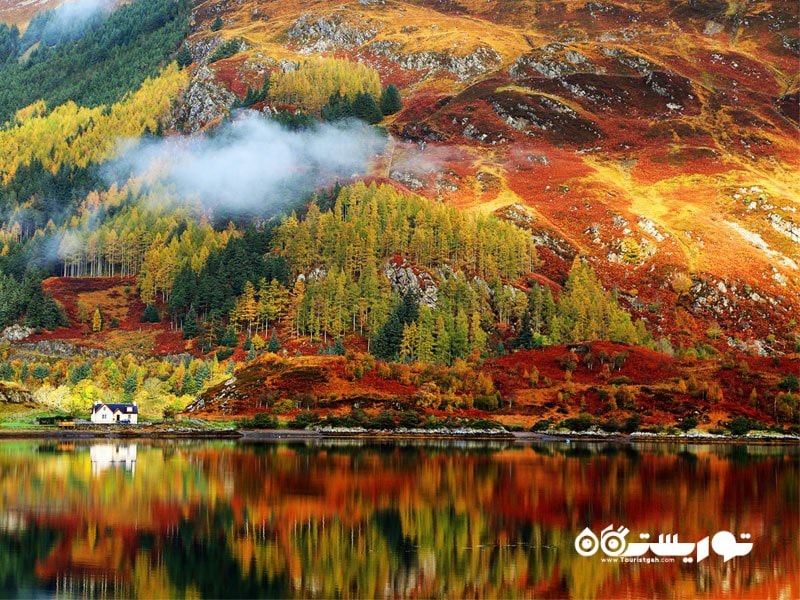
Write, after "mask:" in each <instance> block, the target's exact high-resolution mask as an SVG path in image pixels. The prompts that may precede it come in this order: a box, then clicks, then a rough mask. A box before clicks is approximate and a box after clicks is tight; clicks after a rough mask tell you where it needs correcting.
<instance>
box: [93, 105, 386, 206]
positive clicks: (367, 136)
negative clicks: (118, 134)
mask: <svg viewBox="0 0 800 600" xmlns="http://www.w3.org/2000/svg"><path fill="white" fill-rule="evenodd" d="M384 145H385V140H384V139H383V138H381V137H380V136H379V135H378V134H377V133H376V132H375V130H374V129H373V128H371V127H369V126H367V125H366V124H363V123H361V122H355V121H348V122H342V123H337V124H320V125H318V126H315V127H313V128H310V129H306V130H300V131H293V130H287V129H285V128H283V127H282V126H280V125H279V124H278V123H276V122H275V121H270V120H268V119H264V118H263V117H262V116H260V115H255V114H252V113H251V114H247V115H244V116H241V117H240V118H238V119H236V120H235V121H233V122H230V123H226V124H223V125H221V126H220V127H218V128H217V129H215V130H214V131H213V132H211V133H208V134H201V135H195V136H191V137H186V136H172V137H169V138H165V139H161V140H155V141H153V140H146V141H141V140H140V141H136V142H128V144H127V147H126V148H122V154H121V157H120V158H119V159H117V160H115V161H112V162H111V163H110V165H109V166H108V167H107V170H106V173H107V175H108V176H109V177H108V178H109V179H116V180H119V179H120V178H125V177H127V176H134V177H141V178H143V179H144V180H145V181H158V182H159V183H163V184H165V185H166V186H167V187H168V188H170V191H172V192H174V193H175V194H176V195H177V196H178V197H179V198H185V199H199V200H200V201H201V202H202V203H203V205H205V206H206V207H209V208H212V209H213V208H222V209H225V210H228V211H248V212H250V211H259V212H260V211H263V210H267V209H270V208H272V207H275V206H278V205H281V204H285V203H286V202H289V201H292V200H295V199H297V198H300V197H302V196H303V195H307V194H309V193H311V192H313V191H314V190H316V189H319V188H320V187H324V186H327V185H331V184H332V183H333V182H334V181H342V180H348V179H351V178H353V177H358V176H361V175H364V174H365V173H366V172H367V169H368V167H369V164H370V162H371V160H372V159H373V158H374V157H375V155H376V154H378V153H380V152H381V151H382V150H383V147H384ZM123 174H124V175H123Z"/></svg>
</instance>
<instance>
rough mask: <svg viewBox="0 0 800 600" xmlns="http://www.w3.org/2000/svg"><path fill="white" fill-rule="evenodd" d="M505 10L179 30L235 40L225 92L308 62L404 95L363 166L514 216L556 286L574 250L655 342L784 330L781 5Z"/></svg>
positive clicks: (280, 15)
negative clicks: (645, 323)
mask: <svg viewBox="0 0 800 600" xmlns="http://www.w3.org/2000/svg"><path fill="white" fill-rule="evenodd" d="M511 4H512V3H508V2H488V3H486V2H474V3H470V2H450V3H444V2H350V3H344V4H343V3H340V2H317V3H315V4H314V5H313V7H308V5H307V4H305V3H295V2H281V3H277V4H275V3H263V4H260V3H244V4H242V5H220V4H218V3H213V2H206V3H203V4H202V5H200V6H199V7H198V8H197V9H196V12H195V14H196V21H195V24H194V28H193V31H194V33H193V34H192V36H191V38H190V39H191V40H192V41H193V43H194V44H195V48H196V50H195V53H196V54H198V53H201V49H203V48H207V47H209V46H208V45H213V44H214V40H215V39H217V38H219V37H220V35H222V36H223V37H231V36H238V37H239V38H241V39H242V40H244V42H245V46H246V49H245V50H244V51H243V52H241V53H239V54H237V55H235V56H234V57H232V58H230V59H228V60H223V61H219V62H216V63H214V65H212V69H213V70H214V71H216V73H217V77H218V80H219V81H221V82H223V83H224V84H225V85H226V86H227V87H229V88H230V89H232V90H233V91H234V92H236V93H241V90H243V89H244V87H242V86H245V87H246V85H248V84H249V83H251V82H253V81H254V80H256V79H257V77H258V75H257V74H259V73H262V72H264V71H265V70H266V71H272V70H274V69H276V68H278V69H280V68H285V67H284V66H283V65H285V64H286V61H291V60H297V61H305V60H308V59H309V57H312V56H314V55H317V54H326V55H336V56H341V57H348V58H351V59H353V60H359V61H362V62H364V63H366V64H369V65H372V66H374V67H375V68H376V69H377V70H378V71H379V72H380V73H381V76H382V79H384V80H385V81H391V82H395V83H397V84H398V85H399V86H400V88H401V91H402V92H403V96H404V98H405V102H404V104H405V107H404V110H403V111H402V112H401V113H400V114H399V115H397V116H396V117H395V118H394V119H393V120H392V122H391V123H390V125H389V128H390V130H391V131H392V132H393V134H394V135H395V136H396V138H397V139H396V143H394V144H393V147H392V154H391V156H390V158H389V160H388V161H385V163H383V164H381V169H382V170H383V173H379V174H382V175H386V176H388V177H390V178H391V179H393V180H395V181H396V182H398V184H400V185H403V186H406V187H409V188H411V189H413V190H414V191H417V192H419V193H422V194H425V195H426V196H428V197H430V198H435V199H439V200H443V201H445V202H448V203H451V204H454V205H457V206H459V207H469V208H472V209H474V210H481V211H493V210H496V209H500V208H503V207H505V206H508V205H510V204H515V203H518V204H521V205H524V206H526V207H527V208H528V210H530V211H531V213H532V214H533V217H534V220H535V224H536V227H537V229H539V230H540V231H541V233H540V235H541V238H542V240H543V241H545V242H546V243H545V244H544V245H546V246H552V247H557V248H558V250H557V251H556V252H554V253H552V254H551V253H548V252H544V253H543V254H544V255H545V258H546V260H548V262H552V263H553V264H552V266H551V269H552V271H551V273H552V275H553V278H554V279H555V280H556V281H557V282H563V279H564V277H565V276H566V271H567V269H568V266H569V261H570V259H571V257H572V256H573V255H575V254H576V253H580V254H585V255H589V256H591V257H592V259H593V264H594V266H595V268H596V269H597V270H598V271H600V272H601V273H602V277H603V280H604V281H605V282H606V283H607V284H609V285H610V284H611V283H612V282H613V283H614V284H615V285H619V286H620V288H621V289H622V290H623V291H625V292H627V293H628V294H629V296H630V307H631V308H632V309H633V310H634V311H635V312H636V313H637V314H640V315H642V316H646V317H647V318H648V320H649V321H650V322H651V325H652V326H653V327H654V328H655V329H657V330H658V331H663V332H667V333H670V334H676V333H677V334H680V332H682V331H687V330H688V331H689V332H690V333H691V334H693V335H702V332H703V331H704V330H705V329H706V328H707V327H708V326H709V324H710V323H712V322H716V323H718V324H719V325H720V326H721V327H722V328H723V329H724V330H725V331H726V333H728V334H730V335H731V336H732V337H735V338H741V339H742V340H745V341H748V340H749V341H752V340H754V339H764V338H766V337H767V336H768V335H770V333H771V334H772V335H775V336H776V337H778V338H783V337H785V336H789V338H791V334H792V330H791V328H792V327H793V325H790V321H792V320H793V315H794V314H796V313H797V310H798V307H797V304H796V301H795V298H796V297H797V292H798V283H799V282H800V279H798V259H799V258H800V255H798V243H800V238H798V237H797V227H798V224H797V217H796V210H797V198H798V192H800V190H799V189H798V185H797V181H798V179H797V166H798V165H797V159H796V154H797V153H796V150H797V134H798V104H797V100H798V94H797V72H796V66H797V52H798V48H797V38H796V30H795V28H794V24H795V23H796V16H797V15H796V14H795V13H796V10H795V9H796V7H794V6H793V5H792V3H791V2H766V3H765V2H762V3H758V4H757V5H747V4H744V3H726V2H689V3H679V2H650V3H648V4H647V8H643V7H642V5H641V3H638V2H608V3H596V2H578V1H573V2H561V3H557V4H554V5H552V6H548V7H545V6H543V5H541V4H540V3H537V2H524V1H523V2H514V3H513V7H512V6H511ZM216 16H221V17H222V20H223V22H224V27H223V29H221V30H220V31H218V32H212V31H210V30H209V29H208V26H209V25H210V22H211V20H212V19H214V18H215V17H216ZM521 23H524V26H520V24H521ZM686 275H688V276H690V277H691V279H692V287H691V289H690V290H689V294H688V295H689V296H690V298H687V297H682V298H680V300H681V302H678V300H679V298H678V294H677V293H676V292H675V291H674V289H672V288H674V287H675V286H674V285H671V284H672V282H673V281H674V279H675V278H682V277H684V276H686ZM559 280H560V281H559ZM647 306H653V307H657V309H656V310H655V311H650V313H649V314H648V311H647V310H646V309H645V307H647Z"/></svg>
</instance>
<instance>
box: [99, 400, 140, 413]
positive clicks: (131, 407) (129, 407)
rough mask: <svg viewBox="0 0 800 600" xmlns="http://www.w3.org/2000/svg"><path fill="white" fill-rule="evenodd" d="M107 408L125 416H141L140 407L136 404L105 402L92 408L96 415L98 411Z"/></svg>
mask: <svg viewBox="0 0 800 600" xmlns="http://www.w3.org/2000/svg"><path fill="white" fill-rule="evenodd" d="M104 406H107V407H108V408H109V409H110V410H111V412H112V413H115V412H117V411H119V412H121V413H122V414H123V415H138V414H139V407H138V406H137V405H136V404H106V403H105V402H98V403H97V404H95V405H94V407H93V408H92V412H93V413H96V412H97V411H98V410H100V409H101V408H103V407H104Z"/></svg>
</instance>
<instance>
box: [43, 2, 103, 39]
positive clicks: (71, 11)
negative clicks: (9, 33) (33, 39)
mask: <svg viewBox="0 0 800 600" xmlns="http://www.w3.org/2000/svg"><path fill="white" fill-rule="evenodd" d="M116 5H117V0H75V1H74V2H65V3H64V4H62V5H61V6H59V7H58V8H55V9H53V10H52V11H50V13H49V14H48V16H47V18H46V20H45V21H44V23H43V25H41V26H40V27H37V26H36V25H35V24H33V23H32V27H34V29H36V28H39V29H40V31H38V32H36V36H37V37H38V39H41V40H42V41H43V42H44V44H45V45H47V46H55V45H56V44H60V43H63V42H69V41H74V40H77V39H78V38H80V37H81V36H82V35H83V34H84V32H85V31H86V30H87V29H88V28H89V27H91V26H93V25H95V24H97V23H99V22H100V21H102V20H103V19H105V18H106V17H107V16H108V15H110V14H111V13H112V12H113V11H114V8H115V7H116ZM33 34H34V32H33V31H31V32H30V34H29V35H33Z"/></svg>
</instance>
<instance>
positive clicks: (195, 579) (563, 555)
mask: <svg viewBox="0 0 800 600" xmlns="http://www.w3.org/2000/svg"><path fill="white" fill-rule="evenodd" d="M577 446H578V445H577V444H570V445H566V444H536V445H533V446H530V447H519V446H513V447H511V446H507V445H499V447H497V448H491V449H487V448H485V447H472V446H455V447H453V448H446V447H439V446H435V445H434V446H430V445H424V444H423V445H419V444H408V445H394V444H379V445H377V446H373V445H370V444H362V445H359V446H357V447H352V446H347V445H346V444H342V443H337V444H322V445H315V444H290V445H285V444H268V445H266V444H265V445H242V446H235V445H232V444H225V445H214V444H204V445H186V446H170V447H169V448H162V447H160V446H157V447H155V448H149V447H147V446H143V447H141V449H140V452H139V457H138V464H139V465H140V466H141V468H140V467H139V466H137V474H136V485H133V484H132V483H131V482H130V480H129V479H125V478H123V477H120V476H118V475H117V474H115V473H113V472H105V473H104V474H103V475H102V477H100V478H94V479H93V478H91V477H89V476H88V473H87V469H86V462H87V461H88V457H87V456H86V454H85V453H84V454H83V455H82V456H80V455H79V454H75V455H73V454H69V453H62V454H49V453H39V455H38V456H36V455H35V454H33V453H31V454H25V453H19V454H17V455H15V456H13V457H11V456H10V455H9V454H2V453H0V473H2V474H4V475H6V476H7V477H8V479H6V478H5V477H4V478H3V479H0V498H4V499H5V500H6V503H7V507H8V508H9V509H14V510H26V511H29V512H31V513H32V514H36V513H37V511H43V512H45V513H48V514H55V515H60V516H59V517H58V519H60V520H56V518H55V517H54V518H53V520H51V521H45V520H40V521H39V525H36V519H29V523H28V527H29V528H30V529H29V530H19V531H14V532H10V533H1V534H0V544H2V545H0V582H4V583H3V587H0V596H13V595H19V594H20V593H22V595H25V594H24V588H25V586H31V585H34V584H35V581H36V577H37V575H38V576H40V577H42V576H43V574H44V571H43V570H41V569H39V570H38V571H34V566H33V565H39V566H41V565H43V564H45V563H46V564H48V565H52V564H56V563H57V564H59V565H67V566H68V567H69V568H70V569H72V570H71V571H70V573H71V574H72V575H76V576H78V577H79V576H81V575H85V576H87V577H94V576H95V575H93V574H92V573H88V572H84V573H81V572H80V569H81V568H82V567H81V564H84V565H85V564H86V563H85V562H83V563H82V562H81V561H80V560H78V559H79V558H81V557H86V556H89V557H91V556H92V553H93V552H94V554H99V552H100V551H101V548H107V547H109V545H110V544H112V542H113V541H114V540H124V541H123V542H120V544H119V546H120V548H119V550H120V554H119V557H120V558H119V559H118V560H117V561H116V562H114V563H111V564H109V563H108V561H105V563H104V564H105V565H107V566H108V568H109V569H112V570H115V573H114V574H119V575H120V576H121V577H123V578H127V580H128V585H130V586H132V587H131V588H130V589H131V590H135V593H136V594H137V595H144V596H153V595H156V596H167V597H172V596H184V595H192V594H199V595H202V596H213V597H231V596H235V597H254V596H265V595H271V596H279V597H287V596H305V597H308V596H320V597H336V596H350V597H378V596H381V597H382V596H385V595H387V594H388V595H389V596H393V597H397V596H408V595H417V596H422V597H441V596H443V595H448V596H451V597H471V596H495V597H512V596H544V595H551V596H569V595H572V596H577V597H591V596H598V595H601V596H621V595H634V596H637V595H639V596H641V595H652V594H654V593H656V592H657V591H659V590H661V591H664V592H665V593H671V592H670V590H672V589H673V587H674V586H683V587H682V588H680V590H679V591H680V593H677V595H681V594H682V595H692V594H693V593H698V592H707V593H710V594H712V595H713V594H715V593H717V592H719V591H720V590H722V589H724V587H725V586H729V588H730V589H731V590H734V591H742V590H750V591H751V592H752V590H759V589H761V588H759V587H758V585H760V584H759V581H765V580H769V579H770V578H771V579H777V581H778V582H783V583H784V584H785V582H786V580H787V578H788V579H791V578H792V577H793V576H794V577H796V575H797V573H798V572H800V567H799V566H798V562H799V561H800V557H799V556H798V552H797V547H796V544H795V543H794V542H795V541H794V540H793V535H794V534H795V533H796V531H797V528H798V525H799V524H800V518H799V517H798V513H800V509H798V489H799V488H798V486H799V485H800V481H798V470H799V469H800V467H799V466H798V464H797V453H796V452H794V451H791V452H787V451H780V450H776V449H771V450H761V449H749V448H748V449H746V450H747V452H746V453H744V452H741V451H737V452H732V451H731V449H730V448H703V447H694V446H687V445H681V446H679V447H675V448H666V447H664V446H659V447H657V448H649V447H646V446H636V447H633V446H625V445H623V446H620V445H608V444H587V445H582V446H583V447H582V448H578V451H577V452H576V451H575V448H576V447H577ZM87 498H91V499H92V503H91V507H90V505H89V504H87V502H86V499H87ZM67 516H68V517H69V518H67ZM133 517H135V518H136V519H137V524H136V528H135V529H134V528H132V527H130V522H129V520H130V519H131V518H133ZM611 521H614V522H615V523H617V522H618V523H624V524H625V525H627V526H629V527H630V528H631V530H632V535H631V536H629V537H632V536H633V535H636V534H638V533H639V532H642V531H647V532H649V533H652V534H657V533H661V532H663V533H671V532H673V531H667V530H666V529H665V528H669V527H675V528H676V529H675V531H674V532H676V533H680V534H681V536H682V537H683V538H684V539H686V538H691V537H692V536H694V535H697V534H699V533H703V534H706V533H708V532H713V531H716V530H717V529H721V528H731V530H732V531H733V530H734V529H736V531H739V530H742V531H747V530H749V531H752V532H753V533H756V532H760V534H759V535H760V540H762V541H760V542H759V543H760V546H759V552H758V554H757V555H756V553H755V552H754V553H753V555H752V556H750V557H746V558H742V559H737V561H738V562H737V568H736V569H735V572H734V573H733V575H731V572H732V571H731V569H730V568H726V567H724V566H723V565H722V564H721V561H719V560H718V561H716V562H715V561H712V560H708V561H707V562H706V563H704V564H703V565H702V566H701V567H698V568H697V572H696V574H693V573H694V571H692V570H691V569H683V570H681V567H680V565H675V566H674V567H672V566H661V567H658V568H654V567H651V566H648V567H641V568H638V567H637V568H631V569H629V570H624V569H621V568H620V567H618V566H616V567H615V566H608V565H605V564H600V563H599V560H598V561H595V560H589V559H585V558H582V557H579V556H577V554H576V553H575V552H574V551H573V548H572V544H573V541H574V536H575V535H576V533H577V532H578V531H580V530H581V529H582V528H583V527H584V526H586V525H589V526H592V527H593V528H594V529H596V530H597V531H599V530H600V529H601V528H602V527H604V526H605V525H607V524H609V522H611ZM59 523H61V524H63V527H62V526H61V525H59ZM54 524H55V525H54ZM51 526H52V527H53V528H55V527H61V529H60V530H59V531H60V534H59V536H60V538H61V539H60V540H59V541H58V543H57V542H56V538H46V537H43V536H44V534H43V533H41V532H42V531H44V530H45V529H46V528H47V527H51ZM34 527H39V530H38V531H39V532H40V533H37V534H36V535H38V536H39V537H40V539H41V540H43V541H41V542H40V546H35V545H32V540H27V541H26V542H25V543H26V544H28V545H29V546H31V547H35V548H36V551H35V552H31V551H29V552H28V553H27V554H25V553H24V552H16V550H15V552H13V553H8V552H3V551H2V550H3V548H4V547H5V546H7V545H9V544H11V543H12V542H13V543H20V540H22V539H23V538H22V536H23V535H33V534H31V533H28V532H29V531H32V530H33V528H34ZM93 528H94V529H93ZM93 531H94V533H92V532H93ZM65 540H66V541H68V542H69V543H66V541H65ZM48 544H49V548H48V547H47V546H48ZM54 548H57V549H58V551H59V552H66V553H67V556H66V557H65V558H64V557H61V556H59V557H58V558H59V561H56V560H54V559H53V556H52V555H53V554H54V552H55V551H54ZM70 553H71V554H70ZM9 554H16V555H21V556H25V557H26V558H27V562H25V563H23V562H19V561H18V562H14V563H13V564H10V563H9V562H8V561H11V560H12V559H10V558H9V559H7V558H6V557H7V556H8V555H9ZM95 558H96V559H97V562H101V563H102V562H103V560H104V558H103V557H101V556H99V555H98V556H97V557H95ZM2 561H6V562H2ZM729 566H730V565H728V567H729ZM692 569H693V568H692ZM53 572H55V571H53ZM8 573H13V574H14V575H13V577H15V578H16V579H13V580H12V579H10V578H9V576H8V575H7V574H8ZM633 573H635V574H636V576H635V577H631V576H630V575H631V574H633ZM726 578H727V579H726ZM44 581H45V582H46V584H47V585H48V586H51V587H52V579H47V578H46V577H45V579H44ZM5 582H10V583H5ZM789 589H790V590H791V588H789ZM14 590H22V592H20V591H16V592H15V591H14ZM5 591H8V592H9V593H7V594H6V593H4V592H5ZM794 591H796V589H795V590H794ZM109 594H111V592H110V591H109ZM101 595H102V594H101ZM756 595H757V594H756ZM789 595H790V596H791V595H793V594H791V593H790V594H789ZM794 595H796V594H794Z"/></svg>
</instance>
